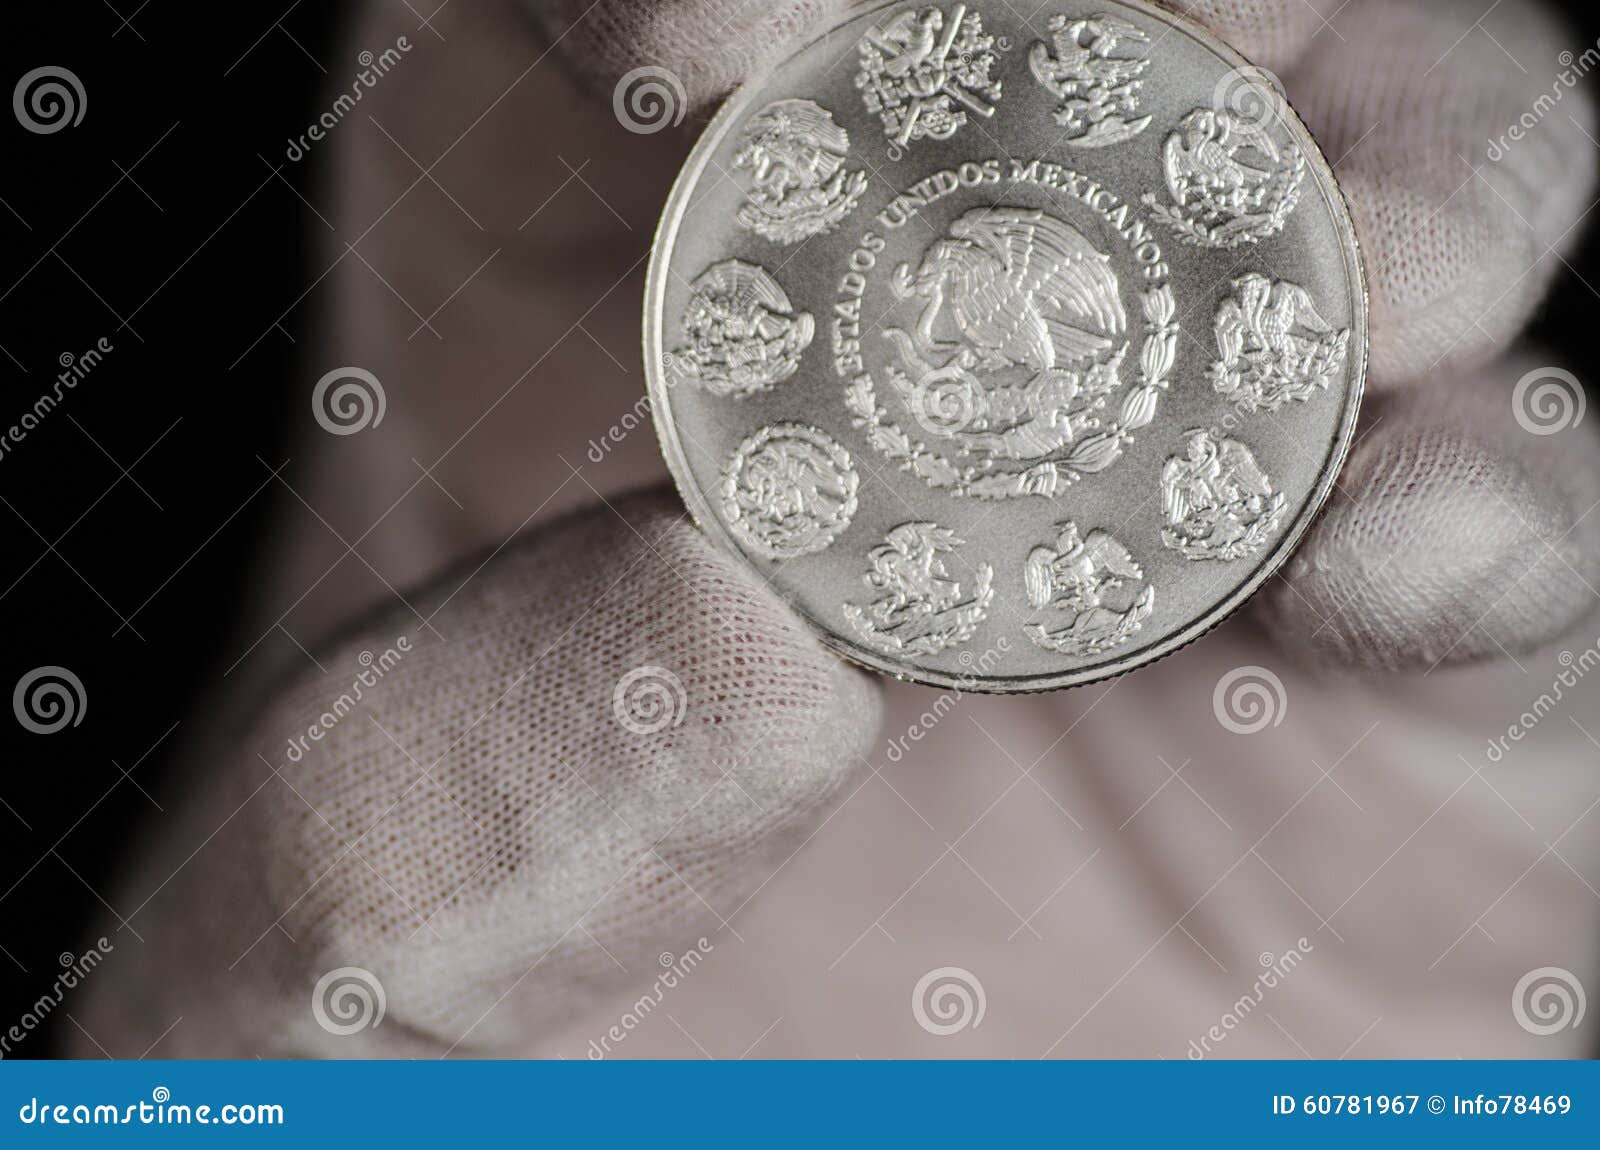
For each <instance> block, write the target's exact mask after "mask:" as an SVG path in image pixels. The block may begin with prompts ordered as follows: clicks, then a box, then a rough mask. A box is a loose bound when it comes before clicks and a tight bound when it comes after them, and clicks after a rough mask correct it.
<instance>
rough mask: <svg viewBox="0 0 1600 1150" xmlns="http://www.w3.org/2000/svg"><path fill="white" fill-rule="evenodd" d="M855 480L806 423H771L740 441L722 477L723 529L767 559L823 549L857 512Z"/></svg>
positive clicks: (839, 454)
mask: <svg viewBox="0 0 1600 1150" xmlns="http://www.w3.org/2000/svg"><path fill="white" fill-rule="evenodd" d="M859 485H860V477H859V476H857V475H856V469H855V465H854V464H853V463H851V461H850V453H849V452H847V451H846V450H845V449H844V448H843V447H841V446H839V444H837V443H835V442H834V441H833V439H831V438H830V437H829V436H827V435H826V434H824V433H823V432H821V431H818V430H817V429H816V428H814V427H808V426H807V425H805V424H803V423H774V424H769V425H768V426H766V427H763V428H761V429H760V430H759V431H757V432H756V433H755V434H754V435H752V436H750V438H748V439H746V440H745V441H744V442H743V443H741V444H740V445H739V448H738V450H737V451H735V452H734V453H733V458H732V460H730V461H729V463H728V467H727V470H726V472H724V474H723V480H722V515H723V519H724V521H725V522H726V523H727V524H728V528H729V529H730V530H731V531H732V532H733V533H734V535H736V536H738V538H739V539H740V540H741V541H742V542H744V543H745V544H746V545H747V546H749V547H750V548H751V549H752V550H754V551H757V552H759V553H760V554H762V555H765V556H767V558H769V559H794V558H796V557H798V556H800V555H811V554H814V553H816V552H818V551H821V550H823V549H825V548H826V547H827V546H828V545H829V544H831V543H832V542H833V541H834V540H835V539H836V538H838V536H839V534H840V532H842V531H843V530H844V529H845V528H846V527H848V526H849V525H850V518H851V516H853V515H854V514H855V513H856V489H857V487H858V486H859Z"/></svg>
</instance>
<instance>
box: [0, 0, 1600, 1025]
mask: <svg viewBox="0 0 1600 1150" xmlns="http://www.w3.org/2000/svg"><path fill="white" fill-rule="evenodd" d="M434 2H435V0H423V3H424V5H425V6H431V5H432V4H433V3H434ZM461 2H464V3H465V2H469V0H461ZM1569 8H1570V10H1569V19H1571V20H1572V21H1573V24H1574V30H1573V39H1572V43H1574V44H1579V43H1593V42H1594V41H1595V39H1596V36H1597V34H1600V12H1596V11H1595V6H1594V5H1592V4H1582V5H1580V4H1577V3H1573V4H1571V5H1570V6H1569ZM119 12H120V15H119V14H118V13H119ZM352 12H353V8H352V6H349V5H338V4H334V5H326V4H306V3H299V4H295V5H294V6H293V7H292V8H291V9H290V11H289V12H287V13H284V12H283V10H282V5H281V4H280V3H274V4H272V5H270V6H267V5H259V4H251V3H242V4H210V5H203V6H195V5H182V4H171V3H159V4H158V3H146V4H142V5H141V4H140V2H139V0H101V2H100V3H82V4H50V5H43V4H26V5H23V4H10V5H7V9H6V15H5V18H4V32H3V34H0V44H3V45H4V48H3V49H0V51H3V53H4V57H5V68H4V72H3V76H0V80H3V88H4V90H5V91H6V92H10V90H11V88H12V86H13V85H14V84H15V83H16V81H17V79H18V78H19V77H20V76H21V75H22V74H23V73H24V72H26V71H28V70H30V69H32V68H34V67H37V66H39V65H41V64H56V65H60V66H62V67H66V68H69V69H70V70H72V71H73V72H74V73H75V74H76V75H77V76H78V77H79V78H80V80H81V81H82V83H83V85H84V88H85V90H86V93H87V96H88V104H87V111H86V114H85V116H84V118H83V120H82V122H81V123H79V124H78V125H77V126H76V127H72V128H68V129H64V130H62V131H59V132H56V133H53V134H50V135H36V134H33V133H30V132H27V131H25V130H24V129H23V128H22V127H21V126H20V125H19V123H18V122H17V119H16V117H15V116H13V115H11V114H10V110H9V109H7V110H6V113H5V114H4V115H0V138H3V139H4V146H5V163H4V175H3V177H0V253H3V255H0V290H3V291H5V295H4V297H3V298H0V348H3V353H0V395H3V397H4V398H3V406H0V424H5V425H10V424H11V423H12V422H13V421H14V420H15V419H17V418H19V417H20V416H21V414H22V413H23V412H24V411H27V410H28V409H29V408H31V407H32V405H33V403H34V401H35V400H36V399H37V398H38V396H39V395H40V394H41V393H43V392H45V391H47V390H49V388H50V386H51V383H52V381H53V380H54V379H55V377H56V375H57V373H58V372H59V371H60V370H61V368H60V367H59V364H58V361H59V358H60V357H61V356H62V355H63V354H71V355H73V356H78V355H80V354H81V353H82V352H84V351H85V350H87V349H89V348H91V347H92V346H94V344H95V343H96V341H97V340H99V339H101V338H102V337H103V338H105V339H106V340H108V341H109V343H110V344H111V345H112V350H111V351H110V352H109V353H108V354H106V355H105V357H104V359H103V361H102V362H101V363H100V364H99V365H98V366H97V367H96V368H95V369H94V370H93V372H92V373H90V374H89V375H88V376H87V377H86V378H85V379H84V380H83V381H82V382H81V383H79V384H78V386H77V387H76V388H75V389H73V390H72V391H69V392H67V393H66V397H65V399H64V400H63V402H62V404H61V406H60V407H59V408H57V409H56V410H55V411H53V412H51V413H50V415H49V416H48V417H46V418H45V419H44V420H43V422H42V423H41V424H40V426H39V427H38V428H37V429H35V430H34V431H32V432H31V433H30V434H29V435H28V437H27V439H26V440H25V441H24V442H22V443H20V444H13V445H11V446H10V448H9V450H7V451H6V452H5V454H4V455H3V456H0V497H3V500H4V502H3V503H0V540H3V544H0V626H3V627H4V643H3V646H0V685H3V687H4V690H5V691H7V692H9V691H10V690H11V688H12V686H13V685H14V684H15V683H16V682H17V680H18V679H19V678H20V677H21V676H23V675H24V674H25V673H27V672H28V671H30V670H31V669H33V668H35V667H37V666H40V665H46V664H54V665H61V666H65V667H68V668H71V669H72V670H73V671H74V672H75V673H76V674H77V675H78V676H79V677H80V678H81V680H82V681H83V683H84V687H85V692H86V695H87V707H86V710H85V711H84V715H83V720H82V722H81V723H80V724H79V725H78V726H76V727H72V728H68V729H66V730H64V731H61V732H59V733H57V734H54V735H51V736H49V737H43V736H38V735H33V734H30V733H28V732H26V731H24V730H23V729H22V728H21V727H20V726H19V725H18V724H16V723H15V722H13V721H12V716H11V715H10V714H9V713H7V712H5V711H3V710H0V716H3V718H4V720H5V721H4V722H0V748H3V759H0V891H3V892H4V893H3V895H0V1027H4V1026H9V1025H10V1024H11V1022H12V1021H13V1020H15V1019H17V1018H19V1017H20V1016H21V1014H22V1013H23V1012H24V1011H25V1010H27V1008H28V1005H29V1004H30V1003H32V1002H33V1001H34V999H36V998H37V997H38V996H39V995H40V994H43V993H45V992H47V991H48V990H49V988H50V986H51V983H52V981H53V980H54V978H55V976H56V972H57V971H58V969H59V966H58V964H57V955H58V954H60V953H61V952H63V951H68V950H71V951H74V952H79V951H81V950H82V949H83V948H84V947H86V946H87V945H89V944H90V941H91V939H90V938H89V937H88V936H89V932H90V929H91V926H93V925H94V922H95V919H96V916H97V915H98V914H99V913H100V912H101V907H100V902H99V896H98V895H97V894H96V893H95V892H96V891H100V892H104V891H107V890H108V889H109V888H110V887H111V886H112V885H113V883H114V880H115V878H116V875H117V867H118V862H119V859H120V858H121V856H122V854H123V852H124V850H125V849H126V847H127V846H128V844H129V842H130V840H131V835H132V833H133V831H134V829H135V828H136V826H137V825H138V822H139V820H141V819H143V818H144V817H145V816H148V815H151V814H153V813H154V812H155V810H156V804H157V803H159V804H160V805H161V806H163V807H169V808H170V807H171V806H172V804H173V803H174V802H175V801H177V800H178V799H179V797H180V796H178V795H176V794H174V793H171V792H172V791H173V790H175V789H176V788H173V787H171V786H169V784H168V779H169V778H170V766H171V763H170V758H171V755H172V752H173V750H174V749H175V748H176V747H177V746H178V745H179V744H180V741H181V735H182V732H181V730H177V731H175V730H174V727H175V724H182V723H188V722H190V721H191V720H192V717H193V713H194V707H195V706H196V705H197V700H199V699H200V698H201V693H202V692H203V691H205V690H207V689H209V688H210V687H211V686H212V685H214V684H215V683H216V681H217V680H218V678H219V676H220V675H221V672H222V670H223V669H224V667H225V665H226V662H227V661H228V660H230V659H231V655H232V653H233V652H236V651H237V650H238V649H239V644H238V642H237V639H238V636H237V634H236V633H235V632H234V631H233V626H234V623H235V621H236V618H237V616H238V614H239V602H240V597H241V596H242V595H243V594H244V593H245V588H246V586H247V582H246V581H247V578H248V575H249V573H250V571H251V570H252V565H253V564H256V563H259V562H260V561H262V560H263V559H264V557H265V556H264V553H263V547H264V545H265V544H264V539H265V528H266V526H267V524H268V518H269V514H270V511H271V503H270V500H271V498H272V496H273V492H272V489H271V488H270V487H265V488H264V480H265V479H266V476H267V472H266V470H265V469H264V468H263V466H262V461H270V463H271V465H272V466H277V465H278V464H279V463H281V462H283V461H284V460H285V459H286V458H287V457H288V455H289V453H290V450H291V445H290V444H289V443H288V442H287V435H286V431H287V427H288V416H289V403H290V401H291V399H292V398H294V397H301V396H303V395H304V393H305V388H306V386H309V377H308V376H307V370H308V369H307V366H306V362H305V359H304V357H303V354H302V353H303V350H304V349H305V347H306V345H307V343H308V341H309V340H310V339H311V338H313V336H314V333H315V331H316V328H317V322H318V310H317V309H318V306H319V303H320V298H319V296H318V295H317V294H316V293H314V292H313V293H311V294H309V295H306V296H305V298H304V299H300V297H301V295H302V293H303V292H305V291H306V289H307V287H308V285H310V284H311V283H312V282H313V280H314V279H315V278H316V277H317V275H318V273H319V272H320V271H321V270H322V269H321V268H320V267H318V266H316V261H317V259H318V257H319V253H318V252H317V251H315V250H314V248H313V247H312V245H311V242H310V241H311V238H312V235H313V233H312V230H311V229H312V228H313V227H315V226H316V222H315V217H314V216H313V215H312V209H311V207H310V206H309V205H308V203H307V202H306V201H310V203H312V204H325V203H326V202H327V198H328V194H327V188H326V186H325V180H326V173H325V172H324V171H322V170H321V169H320V168H319V166H318V165H319V160H320V159H321V157H323V156H325V155H326V153H325V152H319V153H315V154H313V156H312V157H311V158H309V159H308V160H307V161H305V162H303V163H300V164H294V165H290V166H288V167H281V165H283V163H284V161H283V158H282V157H283V155H284V146H285V140H286V139H288V138H290V137H292V136H295V135H297V134H298V133H299V132H300V131H301V130H303V128H304V126H305V125H306V124H308V123H309V122H311V119H312V118H313V116H314V115H315V114H316V113H317V111H318V110H320V109H322V108H325V107H326V106H327V99H326V96H325V84H324V72H323V70H322V67H323V66H324V65H326V64H327V63H328V62H329V61H330V60H331V59H333V58H335V56H336V54H337V52H338V51H339V50H340V47H341V45H340V32H341V30H342V28H343V22H344V21H346V20H348V19H350V17H351V15H352ZM123 17H127V20H126V21H125V20H124V19H123ZM319 61H320V62H321V64H319ZM269 161H270V162H269ZM301 197H305V199H302V198H301ZM1595 232H1596V229H1594V228H1592V227H1591V228H1589V229H1588V232H1587V235H1586V238H1585V239H1584V240H1583V243H1582V248H1581V250H1580V251H1579V253H1578V254H1577V255H1576V257H1575V258H1573V259H1572V261H1571V262H1572V264H1573V265H1574V267H1575V268H1576V274H1574V273H1573V272H1571V271H1565V270H1564V271H1563V272H1562V274H1561V277H1560V279H1559V281H1558V283H1557V287H1556V289H1555V291H1554V292H1553V294H1552V297H1551V301H1550V303H1549V304H1548V305H1547V306H1546V307H1545V309H1544V310H1543V312H1542V313H1541V315H1540V317H1539V320H1538V323H1537V326H1536V330H1535V336H1536V338H1540V339H1543V340H1545V341H1547V342H1549V343H1551V344H1553V345H1555V346H1556V347H1557V348H1559V349H1561V350H1562V351H1564V352H1568V353H1569V354H1572V353H1577V352H1578V351H1579V350H1580V345H1579V342H1578V337H1579V336H1580V333H1583V332H1584V331H1585V329H1586V328H1589V329H1592V325H1593V323H1594V317H1595V314H1596V310H1595V309H1596V303H1597V300H1596V297H1595V295H1594V294H1593V292H1592V289H1589V288H1587V287H1586V286H1584V284H1583V283H1582V282H1580V281H1579V280H1578V278H1577V277H1578V276H1581V277H1582V279H1583V280H1586V281H1587V282H1588V283H1591V284H1594V283H1600V266H1597V254H1600V253H1597V245H1596V242H1595ZM1551 258H1553V257H1551ZM297 300H298V302H296V301H297ZM1580 362H1581V360H1580ZM70 1009H71V1003H70V1001H69V1002H68V1003H66V1004H64V1006H63V1007H62V1008H61V1009H60V1010H58V1011H57V1012H56V1013H55V1014H54V1015H53V1016H52V1018H51V1021H50V1023H49V1026H48V1028H47V1029H45V1030H41V1031H38V1032H35V1033H34V1034H33V1035H31V1036H30V1037H28V1038H27V1039H26V1040H25V1041H24V1042H23V1043H22V1044H21V1045H20V1046H18V1047H17V1048H16V1049H14V1050H13V1052H12V1055H11V1056H12V1057H42V1056H45V1055H48V1054H49V1053H51V1052H52V1050H53V1049H54V1047H55V1046H56V1045H57V1044H58V1043H59V1041H60V1037H61V1029H62V1028H64V1027H68V1026H70V1025H71V1021H70V1019H69V1018H68V1017H67V1016H66V1012H67V1011H70Z"/></svg>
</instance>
